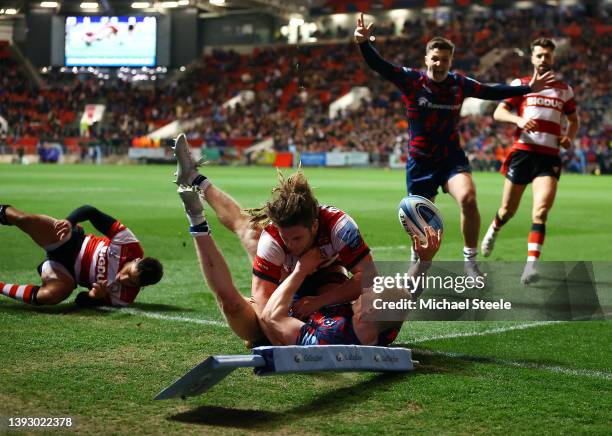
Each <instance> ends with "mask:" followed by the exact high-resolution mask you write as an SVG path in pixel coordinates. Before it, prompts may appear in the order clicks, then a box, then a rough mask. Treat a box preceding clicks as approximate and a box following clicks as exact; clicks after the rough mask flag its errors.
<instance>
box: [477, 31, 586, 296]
mask: <svg viewBox="0 0 612 436" xmlns="http://www.w3.org/2000/svg"><path fill="white" fill-rule="evenodd" d="M531 63H532V64H533V74H532V76H527V77H523V78H520V79H515V80H514V81H513V82H512V83H511V85H514V86H521V85H525V84H527V83H529V82H530V81H531V80H532V77H535V76H537V75H543V74H551V73H552V69H553V66H554V63H555V44H554V42H553V41H552V40H550V39H548V38H538V39H536V40H535V41H533V42H532V43H531ZM564 116H565V117H567V129H566V130H565V131H564V129H562V127H561V126H562V119H563V118H564ZM493 117H494V118H495V120H497V121H502V122H507V123H513V124H516V126H517V129H516V133H515V135H514V143H513V145H512V151H511V153H510V154H509V155H508V156H507V158H506V160H505V161H504V164H503V165H502V168H501V172H502V174H503V175H504V176H505V177H506V180H505V181H504V189H503V194H502V201H501V206H500V208H499V210H498V211H497V213H496V215H495V218H494V219H493V222H492V223H491V225H490V226H489V229H488V230H487V233H486V234H485V237H484V238H483V240H482V245H481V250H482V254H483V255H484V256H485V257H486V256H490V255H491V253H492V251H493V247H494V245H495V239H496V238H497V235H498V233H499V231H500V229H501V228H502V226H503V225H504V224H505V223H507V222H508V220H510V218H512V217H513V216H514V214H515V213H516V211H517V209H518V207H519V204H520V201H521V197H522V195H523V192H525V188H526V187H527V185H528V184H529V183H531V184H532V190H533V207H532V212H531V219H532V224H531V231H530V232H529V237H528V239H527V241H528V242H527V263H526V265H525V269H524V270H523V274H522V276H521V282H522V283H523V284H530V283H534V282H536V281H537V280H538V278H539V275H538V271H537V268H536V261H537V260H538V259H539V258H540V253H541V251H542V245H543V244H544V236H545V233H546V219H547V218H548V212H549V211H550V209H551V208H552V205H553V202H554V201H555V195H556V193H557V184H558V182H559V177H560V176H561V159H560V157H559V149H560V147H563V148H566V149H567V148H570V147H571V146H572V144H573V142H574V140H575V139H576V134H577V133H578V128H579V127H580V121H579V119H578V113H577V111H576V101H575V100H574V92H573V90H572V88H571V86H569V85H568V84H567V83H565V82H563V81H560V80H557V81H555V82H554V83H553V85H552V86H551V87H550V88H547V89H544V90H540V91H539V92H532V93H529V94H527V95H524V96H520V97H513V98H509V99H506V100H504V101H503V102H502V103H500V104H499V106H498V107H497V109H496V110H495V113H494V114H493Z"/></svg>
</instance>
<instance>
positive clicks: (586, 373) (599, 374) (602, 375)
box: [412, 349, 612, 380]
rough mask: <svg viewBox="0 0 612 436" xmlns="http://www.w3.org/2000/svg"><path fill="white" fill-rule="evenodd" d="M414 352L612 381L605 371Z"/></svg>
mask: <svg viewBox="0 0 612 436" xmlns="http://www.w3.org/2000/svg"><path fill="white" fill-rule="evenodd" d="M412 351H413V352H415V353H418V354H424V355H426V356H441V357H450V358H452V359H459V360H465V361H469V362H482V363H493V364H496V365H505V366H512V367H515V368H525V369H540V370H544V371H550V372H555V373H559V374H566V375H574V376H581V377H592V378H599V379H603V380H612V373H609V372H605V371H592V370H589V369H573V368H567V367H563V366H551V365H543V364H539V363H533V362H523V361H520V360H506V359H497V358H495V357H487V356H472V355H469V354H462V353H452V352H447V351H435V350H420V349H413V350H412Z"/></svg>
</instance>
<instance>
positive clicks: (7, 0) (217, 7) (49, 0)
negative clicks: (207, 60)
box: [2, 0, 325, 15]
mask: <svg viewBox="0 0 612 436" xmlns="http://www.w3.org/2000/svg"><path fill="white" fill-rule="evenodd" d="M84 3H93V5H86V4H84ZM323 3H325V0H173V1H170V0H36V1H32V0H3V1H2V4H3V6H4V8H10V9H15V10H16V12H17V14H24V13H27V12H29V11H32V10H41V9H45V8H46V9H48V10H51V11H53V13H56V14H104V15H126V14H137V13H143V12H147V13H151V12H157V13H168V12H171V11H172V10H177V9H181V8H186V7H196V8H198V9H199V10H200V11H201V12H211V13H217V14H223V13H232V12H236V11H240V12H248V11H253V12H258V13H261V12H265V13H270V14H274V15H290V14H292V13H293V14H295V13H299V14H303V15H306V14H308V11H309V10H310V8H312V7H317V6H321V5H322V4H323ZM96 5H97V7H95V6H96ZM85 6H90V7H89V8H87V7H85ZM135 6H138V7H135Z"/></svg>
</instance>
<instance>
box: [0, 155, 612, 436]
mask: <svg viewBox="0 0 612 436" xmlns="http://www.w3.org/2000/svg"><path fill="white" fill-rule="evenodd" d="M172 172H173V168H171V167H169V166H69V165H66V166H41V165H32V166H9V165H0V204H4V203H8V204H12V205H14V206H16V207H18V208H20V209H22V210H25V211H29V212H35V213H45V214H48V215H52V216H56V217H64V216H65V215H66V214H68V213H69V212H70V211H71V210H72V209H73V208H74V207H77V206H80V205H82V204H86V203H89V204H93V205H95V206H97V207H98V208H100V209H101V210H104V211H106V212H107V213H109V214H111V215H113V216H115V217H117V218H118V219H120V220H121V221H122V222H124V223H125V224H126V225H128V226H129V227H130V228H131V229H132V230H133V231H134V232H135V233H136V235H137V236H138V237H139V239H140V240H141V241H142V244H143V247H144V248H145V252H146V253H147V255H151V256H156V257H159V258H160V259H161V260H162V261H163V263H164V266H165V270H166V274H165V277H164V279H163V280H162V282H161V283H160V284H159V285H157V286H155V287H151V288H150V289H145V290H144V291H143V292H142V293H141V294H140V296H139V298H138V299H137V302H136V304H135V305H134V306H133V310H131V311H129V312H120V311H95V310H77V308H76V307H75V306H74V304H73V303H72V300H73V297H72V298H71V299H70V300H69V301H68V302H66V303H64V304H61V305H59V306H57V307H52V308H39V309H33V308H32V307H30V306H27V305H24V304H19V303H16V302H14V301H13V300H10V299H8V298H5V297H0V328H1V331H2V334H0V404H2V408H1V411H0V417H2V419H3V421H4V423H2V425H6V418H7V417H23V416H38V417H43V416H72V417H74V419H75V426H74V430H77V431H79V432H83V433H96V434H112V433H115V434H123V433H132V434H162V433H163V434H167V433H173V434H188V433H198V434H208V433H240V434H242V433H245V432H248V431H254V432H275V433H282V434H288V433H305V432H308V433H311V434H336V433H361V434H364V433H370V432H372V433H374V432H385V433H392V434H395V433H397V434H409V433H416V432H419V433H425V434H440V433H444V434H449V433H453V434H456V433H460V434H473V433H477V434H491V433H493V434H515V433H532V434H541V433H594V434H609V432H610V410H612V395H610V392H611V390H612V349H611V348H610V343H611V341H612V329H611V326H612V324H611V323H610V321H594V322H572V323H551V324H543V325H538V326H533V325H532V326H525V325H523V324H524V323H517V322H514V323H509V322H498V323H492V322H481V323H475V322H419V323H408V324H406V325H405V326H404V328H403V330H402V333H401V334H400V337H399V338H398V341H397V343H399V344H401V345H405V346H408V347H411V348H413V349H416V351H415V359H417V360H419V361H420V362H421V365H420V367H419V369H418V370H417V371H415V372H413V373H408V374H401V375H380V374H369V373H368V374H366V373H363V374H361V373H359V374H355V373H343V374H318V375H288V376H278V377H264V378H260V377H255V376H254V375H252V374H251V373H250V372H249V371H248V370H239V371H236V372H235V373H234V374H232V375H231V376H230V377H228V378H227V379H226V380H224V381H223V382H222V383H221V384H219V385H218V386H216V387H215V388H214V389H213V390H211V391H210V392H208V393H207V394H205V395H203V396H200V397H196V398H191V399H188V400H187V401H159V402H158V401H153V400H152V398H153V397H154V396H155V395H156V394H157V393H158V392H159V391H160V390H161V389H162V388H163V387H165V386H167V385H168V384H169V383H171V382H172V381H174V380H175V379H176V378H177V377H179V376H181V375H182V374H184V373H185V372H186V371H187V370H188V369H190V368H191V367H193V366H194V365H196V364H197V363H199V362H200V361H201V360H203V359H204V358H205V357H206V356H208V355H212V354H246V353H247V351H246V350H245V348H244V346H243V344H242V342H241V341H240V340H238V339H237V338H236V337H235V336H234V335H233V334H232V333H231V331H230V330H229V329H228V328H227V327H225V326H223V325H220V323H219V322H222V321H223V318H222V316H221V315H220V313H219V310H218V309H217V307H216V303H215V301H214V298H213V296H212V294H211V293H210V291H209V290H208V288H207V287H206V285H205V284H204V282H203V279H202V276H201V273H200V271H199V269H198V265H197V262H196V258H195V253H194V250H193V245H192V242H191V238H190V236H189V234H188V232H187V223H186V220H185V217H184V215H183V212H182V208H181V206H180V203H179V200H178V198H177V196H176V194H175V186H174V185H173V184H172V183H171V180H172ZM305 172H306V174H307V176H308V177H309V179H310V181H311V184H312V185H313V186H314V187H315V188H316V193H317V195H318V197H319V199H320V200H321V202H322V203H327V204H333V205H335V206H337V207H339V208H341V209H344V210H346V211H347V212H349V213H350V214H351V215H352V216H353V217H354V218H355V219H356V221H357V222H358V224H359V226H360V228H361V230H362V233H363V236H364V238H365V239H366V241H367V242H368V244H369V245H370V246H371V247H373V251H374V255H375V257H376V259H377V260H402V259H406V258H407V257H408V253H407V249H406V248H402V246H403V247H405V246H406V245H408V239H407V236H406V235H405V233H404V232H403V230H402V229H401V227H400V225H399V223H398V221H397V210H396V207H397V204H398V203H399V200H400V199H401V197H402V196H403V195H404V189H405V187H404V173H403V171H389V170H375V169H341V170H340V169H338V170H337V169H305ZM207 174H208V175H209V176H210V177H211V179H212V180H213V181H214V182H215V183H216V184H217V185H218V186H219V187H221V188H222V189H224V190H226V191H227V192H229V193H230V194H231V195H233V196H234V197H235V198H236V199H237V200H238V201H239V202H240V203H241V204H242V205H243V206H245V207H251V206H257V205H259V204H261V203H262V202H263V201H264V200H265V199H266V198H267V196H268V194H269V192H270V189H271V187H272V186H273V185H274V183H275V181H276V175H275V171H274V169H271V168H232V167H211V168H207ZM475 180H476V185H477V189H478V201H479V206H480V212H481V215H482V223H483V225H482V233H484V231H485V229H486V226H487V225H488V224H489V222H490V220H491V218H492V216H493V214H494V212H495V210H496V208H497V207H498V203H499V201H500V196H501V189H502V184H503V179H502V177H501V176H499V175H497V174H476V175H475ZM611 188H612V179H610V178H604V177H586V176H585V177H582V176H572V175H564V176H563V177H562V178H561V183H560V189H559V193H558V196H557V200H556V203H555V206H554V208H553V210H552V213H551V216H550V218H549V222H548V226H547V239H546V243H545V246H544V251H543V259H545V260H594V261H608V262H609V261H611V260H612V253H611V252H610V247H611V246H612V232H611V231H610V218H609V216H608V213H610V211H609V209H610V189H611ZM438 205H439V207H440V209H441V212H442V214H443V216H444V220H445V226H446V232H445V239H444V241H443V245H442V248H441V251H440V253H439V256H438V258H439V259H446V260H452V259H460V258H461V250H462V247H463V245H462V241H461V237H460V233H459V211H458V208H457V206H456V205H455V204H454V202H453V201H452V199H451V198H449V197H448V196H447V195H441V196H439V197H438ZM530 207H531V191H530V190H528V191H526V193H525V198H524V201H523V204H522V206H521V208H520V210H519V212H518V214H517V216H516V217H515V218H514V219H513V220H512V221H511V222H510V223H509V224H507V226H506V227H505V228H504V230H503V233H502V234H501V236H500V238H499V239H498V245H497V247H496V251H495V253H494V256H493V259H498V260H517V261H522V260H524V259H525V258H526V244H527V232H528V230H529V227H530V222H531V220H530V213H531V212H530ZM209 215H211V216H210V222H211V225H212V228H213V232H214V235H215V238H216V240H217V242H218V245H219V246H220V247H221V249H222V251H223V253H224V254H225V256H226V258H227V259H228V261H229V263H230V268H231V270H232V273H233V274H234V280H235V282H236V283H237V284H238V287H239V288H240V289H242V290H243V292H244V293H248V292H249V287H250V274H251V273H250V266H249V264H248V259H247V256H246V254H245V253H244V251H243V250H242V248H241V247H240V245H239V243H238V241H237V239H236V238H235V237H234V235H232V234H231V233H230V232H229V231H227V230H225V229H224V228H222V227H221V225H220V224H219V223H218V221H217V220H216V218H215V217H214V216H213V215H212V214H209ZM43 258H44V253H43V252H42V250H40V249H39V248H38V247H36V246H35V245H34V244H33V243H32V242H31V241H30V240H29V238H28V237H27V236H26V235H24V234H22V233H21V232H19V231H18V230H17V229H16V228H14V227H4V226H3V227H0V280H2V281H5V282H9V283H38V279H39V278H38V276H37V274H36V271H35V267H36V266H37V265H38V263H39V262H40V261H41V260H42V259H43ZM513 328H515V329H513ZM479 333H486V334H479ZM461 334H463V335H461ZM6 429H7V428H6V427H4V428H2V427H0V432H2V431H5V430H6ZM47 431H48V432H53V433H57V432H58V431H59V432H60V433H65V429H63V430H56V431H54V430H53V429H47Z"/></svg>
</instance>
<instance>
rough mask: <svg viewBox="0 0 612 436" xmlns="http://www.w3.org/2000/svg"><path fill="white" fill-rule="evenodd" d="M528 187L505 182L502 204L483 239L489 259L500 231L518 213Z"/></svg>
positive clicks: (508, 181) (482, 247)
mask: <svg viewBox="0 0 612 436" xmlns="http://www.w3.org/2000/svg"><path fill="white" fill-rule="evenodd" d="M526 187H527V185H517V184H515V183H512V182H511V181H510V180H508V179H506V180H505V182H504V192H503V195H502V204H501V206H500V208H499V210H498V211H497V213H496V214H495V217H494V218H493V221H492V222H491V225H490V226H489V228H488V230H487V233H485V235H484V238H482V243H481V245H480V249H481V251H482V255H483V256H484V257H489V256H490V255H491V253H492V252H493V248H494V246H495V240H496V239H497V235H498V233H499V231H500V230H501V228H502V226H503V225H504V224H506V223H507V222H508V221H509V220H510V218H512V217H513V216H514V214H515V213H516V211H517V209H518V207H519V204H520V202H521V197H522V195H523V192H525V188H526Z"/></svg>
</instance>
